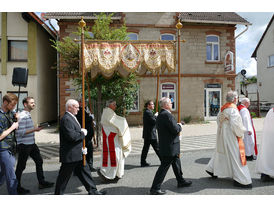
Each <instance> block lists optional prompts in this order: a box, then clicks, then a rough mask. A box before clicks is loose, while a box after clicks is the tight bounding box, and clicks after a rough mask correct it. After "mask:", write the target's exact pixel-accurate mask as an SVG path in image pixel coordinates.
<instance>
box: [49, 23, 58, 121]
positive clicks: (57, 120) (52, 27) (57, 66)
mask: <svg viewBox="0 0 274 206" xmlns="http://www.w3.org/2000/svg"><path fill="white" fill-rule="evenodd" d="M48 22H49V24H50V26H51V28H52V29H53V30H54V32H55V33H56V41H59V40H60V35H59V32H58V31H57V30H56V29H55V28H54V26H53V25H52V23H51V21H50V19H48ZM59 56H60V54H59V52H58V51H57V58H56V60H57V122H58V124H59V120H60V79H59V76H60V58H59Z"/></svg>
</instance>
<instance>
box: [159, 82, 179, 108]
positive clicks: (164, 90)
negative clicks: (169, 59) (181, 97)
mask: <svg viewBox="0 0 274 206" xmlns="http://www.w3.org/2000/svg"><path fill="white" fill-rule="evenodd" d="M175 89H176V85H175V84H174V83H172V82H166V83H162V84H161V97H168V98H170V100H171V103H172V111H174V110H175V109H176V91H175Z"/></svg>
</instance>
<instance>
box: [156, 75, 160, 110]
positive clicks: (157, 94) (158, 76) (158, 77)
mask: <svg viewBox="0 0 274 206" xmlns="http://www.w3.org/2000/svg"><path fill="white" fill-rule="evenodd" d="M159 79H160V70H159V71H158V73H157V92H156V112H158V99H159Z"/></svg>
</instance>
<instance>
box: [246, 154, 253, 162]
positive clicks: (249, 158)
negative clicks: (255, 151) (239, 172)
mask: <svg viewBox="0 0 274 206" xmlns="http://www.w3.org/2000/svg"><path fill="white" fill-rule="evenodd" d="M245 158H246V161H253V156H252V155H251V156H245Z"/></svg>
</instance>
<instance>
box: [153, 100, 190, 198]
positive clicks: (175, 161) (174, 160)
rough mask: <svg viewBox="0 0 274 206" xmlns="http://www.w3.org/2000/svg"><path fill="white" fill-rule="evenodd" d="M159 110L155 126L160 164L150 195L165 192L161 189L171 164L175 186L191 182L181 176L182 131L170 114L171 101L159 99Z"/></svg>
mask: <svg viewBox="0 0 274 206" xmlns="http://www.w3.org/2000/svg"><path fill="white" fill-rule="evenodd" d="M160 106H161V108H162V109H161V111H160V114H159V116H158V117H157V120H156V128H157V131H158V137H159V146H160V156H161V165H160V167H159V168H158V170H157V172H156V174H155V177H154V180H153V183H152V186H151V189H150V194H151V195H163V194H165V193H166V192H165V191H163V190H161V184H162V183H163V181H164V179H165V176H166V173H167V171H168V169H169V167H170V165H172V169H173V172H174V174H175V176H176V180H177V182H178V184H177V187H187V186H190V185H191V184H192V182H191V181H187V180H185V179H184V178H183V172H182V169H181V161H180V157H179V156H180V139H179V133H180V132H181V131H182V125H181V124H180V123H178V124H177V122H176V120H175V118H174V117H173V116H172V114H171V108H172V103H171V100H170V99H169V98H167V97H163V98H162V99H161V100H160Z"/></svg>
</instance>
